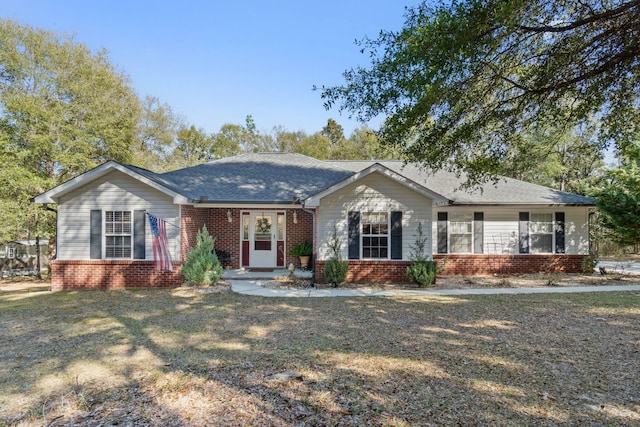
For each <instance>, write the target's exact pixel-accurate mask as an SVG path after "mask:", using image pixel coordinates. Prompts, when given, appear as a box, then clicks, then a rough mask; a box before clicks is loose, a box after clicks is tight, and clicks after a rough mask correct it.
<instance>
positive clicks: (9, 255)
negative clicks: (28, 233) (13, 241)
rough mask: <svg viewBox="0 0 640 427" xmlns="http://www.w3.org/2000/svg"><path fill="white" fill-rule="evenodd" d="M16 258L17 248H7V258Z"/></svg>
mask: <svg viewBox="0 0 640 427" xmlns="http://www.w3.org/2000/svg"><path fill="white" fill-rule="evenodd" d="M15 257H16V248H10V247H7V258H10V259H13V258H15Z"/></svg>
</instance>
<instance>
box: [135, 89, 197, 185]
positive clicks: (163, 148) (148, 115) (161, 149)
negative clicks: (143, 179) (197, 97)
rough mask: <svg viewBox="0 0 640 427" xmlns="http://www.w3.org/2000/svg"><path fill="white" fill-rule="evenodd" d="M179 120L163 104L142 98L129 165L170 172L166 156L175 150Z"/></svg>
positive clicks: (151, 98)
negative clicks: (140, 112) (131, 158)
mask: <svg viewBox="0 0 640 427" xmlns="http://www.w3.org/2000/svg"><path fill="white" fill-rule="evenodd" d="M181 122H182V120H181V119H180V118H179V117H178V116H176V115H175V114H174V112H173V110H172V109H171V106H169V105H168V104H166V103H162V102H160V100H159V99H158V98H156V97H154V96H147V97H145V99H144V101H143V103H142V114H141V118H140V122H139V123H138V135H137V139H136V141H135V142H136V143H135V144H133V146H132V150H133V163H134V164H135V165H137V166H141V167H144V168H147V169H150V170H153V171H156V172H162V171H166V170H168V169H170V166H171V165H170V164H169V163H170V161H171V160H170V157H171V154H172V152H173V150H174V148H175V144H176V139H177V132H178V130H179V128H180V127H181V126H184V125H181Z"/></svg>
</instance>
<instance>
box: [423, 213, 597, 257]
mask: <svg viewBox="0 0 640 427" xmlns="http://www.w3.org/2000/svg"><path fill="white" fill-rule="evenodd" d="M437 212H448V214H449V216H450V215H451V214H452V213H464V214H467V215H473V212H483V213H484V222H483V227H484V236H483V253H485V254H504V255H516V254H518V253H519V249H518V235H519V221H518V220H519V218H518V214H519V212H529V213H530V215H531V216H533V215H534V214H537V213H549V212H564V213H565V254H568V255H585V254H588V253H589V208H588V207H580V206H554V207H552V208H550V207H549V206H543V207H541V206H533V205H529V206H481V205H475V206H452V207H447V208H443V207H441V206H435V207H434V208H433V217H434V218H435V217H436V216H437ZM432 233H433V236H434V239H433V241H432V242H433V243H432V245H433V246H432V250H433V253H436V252H437V238H436V237H435V236H437V222H436V221H434V223H433V225H432Z"/></svg>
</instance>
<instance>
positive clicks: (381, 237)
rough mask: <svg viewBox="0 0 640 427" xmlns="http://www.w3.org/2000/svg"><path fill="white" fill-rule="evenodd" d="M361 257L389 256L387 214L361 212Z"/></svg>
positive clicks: (386, 257)
mask: <svg viewBox="0 0 640 427" xmlns="http://www.w3.org/2000/svg"><path fill="white" fill-rule="evenodd" d="M361 224H362V258H365V259H366V258H381V259H388V258H389V214H388V213H387V212H362V219H361Z"/></svg>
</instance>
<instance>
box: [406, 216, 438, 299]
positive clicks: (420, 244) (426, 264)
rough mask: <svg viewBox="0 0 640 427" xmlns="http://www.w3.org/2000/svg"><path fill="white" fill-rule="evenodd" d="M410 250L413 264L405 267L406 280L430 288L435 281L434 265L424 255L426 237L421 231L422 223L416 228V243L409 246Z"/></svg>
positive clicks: (435, 269)
mask: <svg viewBox="0 0 640 427" xmlns="http://www.w3.org/2000/svg"><path fill="white" fill-rule="evenodd" d="M409 247H410V248H411V259H412V260H413V262H412V263H411V265H409V267H407V273H406V275H407V279H409V280H411V281H412V282H413V283H416V284H417V285H418V286H421V287H423V288H424V287H427V286H431V285H432V284H433V282H434V281H435V280H436V272H437V268H436V263H435V262H433V261H429V260H428V259H427V258H428V257H427V255H426V254H425V249H426V247H427V237H426V236H425V235H424V231H423V230H422V223H421V222H419V223H418V226H417V227H416V241H415V242H414V244H412V245H409Z"/></svg>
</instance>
